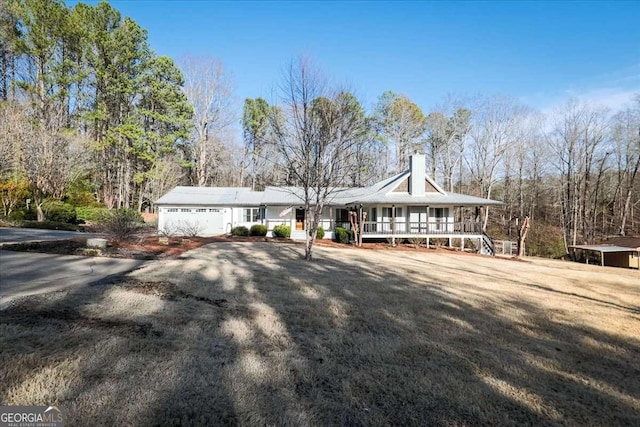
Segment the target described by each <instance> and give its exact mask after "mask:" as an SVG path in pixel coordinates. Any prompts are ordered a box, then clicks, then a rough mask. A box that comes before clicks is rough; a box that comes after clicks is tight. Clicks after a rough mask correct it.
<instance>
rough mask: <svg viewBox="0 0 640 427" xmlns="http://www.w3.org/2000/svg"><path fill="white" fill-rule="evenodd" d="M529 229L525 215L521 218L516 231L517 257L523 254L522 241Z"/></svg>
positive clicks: (527, 218)
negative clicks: (520, 223)
mask: <svg viewBox="0 0 640 427" xmlns="http://www.w3.org/2000/svg"><path fill="white" fill-rule="evenodd" d="M528 231H529V217H528V216H525V217H524V220H522V227H520V229H519V231H518V258H520V257H523V256H524V242H525V240H526V238H527V232H528Z"/></svg>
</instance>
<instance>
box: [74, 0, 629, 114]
mask: <svg viewBox="0 0 640 427" xmlns="http://www.w3.org/2000/svg"><path fill="white" fill-rule="evenodd" d="M74 3H76V2H75V1H68V2H67V4H74ZM88 3H92V4H94V3H95V1H90V2H88ZM110 3H111V4H112V5H113V6H114V7H115V8H117V9H118V10H120V11H121V12H122V14H123V15H126V16H130V17H131V18H133V19H135V20H136V21H137V22H138V23H139V24H140V25H141V26H142V27H143V28H146V29H147V30H148V31H149V40H150V43H151V47H152V48H153V49H154V50H155V51H156V52H157V53H158V54H161V55H168V56H171V57H173V58H179V57H180V56H181V55H184V54H193V55H211V56H215V57H217V58H219V59H221V60H222V62H223V63H224V64H225V66H226V68H227V69H228V70H229V71H230V72H231V73H232V75H233V80H234V81H235V84H236V96H237V98H238V100H239V103H241V102H242V100H243V99H244V98H246V97H251V98H255V97H258V96H262V97H265V98H267V99H270V98H271V89H272V88H273V87H274V85H275V83H276V82H277V81H278V79H279V78H280V76H281V71H282V69H283V68H284V66H285V65H286V64H287V63H288V62H289V61H290V60H291V59H292V58H294V57H296V56H297V55H299V54H304V55H306V56H309V57H311V58H312V59H313V60H314V61H315V62H316V63H318V64H319V65H321V66H322V68H323V69H324V70H325V71H326V72H327V74H329V75H331V76H332V77H334V78H335V79H336V80H338V81H340V82H345V83H347V84H349V85H350V86H351V87H352V88H354V89H355V90H356V92H357V93H358V94H359V95H360V96H361V98H362V99H363V101H364V103H365V105H366V106H367V107H369V108H370V107H371V105H372V104H373V103H375V101H376V99H377V97H378V96H379V95H380V94H381V93H382V92H384V91H385V90H393V91H395V92H399V93H403V94H405V95H407V96H409V98H411V99H412V100H414V101H415V102H416V103H418V104H419V105H420V106H421V107H422V108H423V109H424V110H425V111H428V110H429V108H430V107H432V106H433V105H435V104H437V103H438V102H440V101H441V100H442V98H443V97H444V96H445V95H446V94H447V93H462V94H476V93H484V94H505V95H511V96H515V97H517V98H520V99H521V100H522V101H523V102H525V103H527V104H529V105H531V106H533V107H537V108H541V109H548V108H551V107H553V106H554V105H556V104H558V103H560V102H562V101H563V100H565V99H567V98H569V97H572V96H578V97H584V98H585V99H589V100H590V101H594V102H602V103H603V104H606V105H610V106H612V107H614V108H615V107H616V106H618V105H620V104H621V102H623V101H624V100H625V99H629V97H630V94H631V93H632V92H640V2H622V1H616V2H596V1H587V2H581V1H573V2H516V1H512V2H507V1H504V2H419V1H414V2H364V1H361V2H337V1H335V2H310V1H306V2H293V1H290V2H267V1H264V2H215V1H140V0H139V1H123V0H120V1H118V0H113V1H111V2H110Z"/></svg>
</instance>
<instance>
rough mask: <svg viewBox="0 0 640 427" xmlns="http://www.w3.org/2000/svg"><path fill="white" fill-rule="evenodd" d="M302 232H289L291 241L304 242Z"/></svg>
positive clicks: (304, 237)
mask: <svg viewBox="0 0 640 427" xmlns="http://www.w3.org/2000/svg"><path fill="white" fill-rule="evenodd" d="M304 233H305V231H304V230H291V240H305V239H306V238H307V237H306V236H305V234H304Z"/></svg>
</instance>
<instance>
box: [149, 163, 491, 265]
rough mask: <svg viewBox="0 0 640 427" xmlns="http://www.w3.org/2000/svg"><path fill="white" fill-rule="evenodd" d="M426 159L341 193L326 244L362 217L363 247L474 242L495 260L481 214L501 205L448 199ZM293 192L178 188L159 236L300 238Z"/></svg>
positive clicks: (330, 214)
mask: <svg viewBox="0 0 640 427" xmlns="http://www.w3.org/2000/svg"><path fill="white" fill-rule="evenodd" d="M425 169H426V168H425V157H424V155H417V154H416V155H413V156H412V157H411V160H410V168H409V169H407V170H406V171H404V172H402V173H400V174H398V175H395V176H392V177H391V178H387V179H385V180H383V181H380V182H378V183H376V184H374V185H371V186H369V187H362V188H338V189H335V190H334V191H333V192H332V196H331V197H330V200H329V201H328V203H327V206H325V208H324V211H323V215H322V223H321V224H320V225H321V226H322V227H323V228H324V230H325V239H331V238H333V230H334V229H335V227H344V228H350V227H351V225H350V223H349V211H350V210H356V209H360V208H361V209H363V211H364V212H366V221H365V222H364V229H363V240H365V241H366V240H371V239H386V238H391V237H396V238H412V237H420V238H425V239H426V242H427V245H428V244H429V242H430V241H432V239H448V242H449V246H451V239H458V241H460V242H461V245H462V246H463V247H464V244H465V243H464V242H465V239H466V240H467V241H469V240H470V239H472V241H473V242H474V245H476V247H477V248H480V252H481V253H484V254H489V255H493V244H492V242H491V239H490V238H489V236H487V235H486V234H485V233H483V231H482V224H481V222H480V219H479V210H480V208H481V207H486V206H491V205H500V204H501V202H498V201H495V200H490V199H483V198H479V197H474V196H468V195H464V194H456V193H450V192H445V191H444V190H443V189H442V188H440V186H438V185H437V184H436V183H435V182H434V181H433V180H432V179H431V178H430V177H429V176H427V175H426V171H425ZM300 194H301V189H300V188H297V187H266V188H265V190H264V191H252V190H251V189H250V188H246V187H181V186H179V187H175V188H174V189H173V190H171V191H169V192H168V193H167V194H165V195H164V196H162V197H161V198H160V199H158V200H157V201H156V203H155V204H156V206H157V208H158V229H159V230H164V229H173V230H176V229H178V228H179V226H180V225H181V224H190V225H193V226H196V227H197V229H198V230H199V234H200V235H201V236H213V235H220V234H226V233H229V232H230V231H231V228H233V227H237V226H240V225H243V226H246V227H247V228H249V227H251V226H252V225H254V224H264V225H266V226H267V229H268V230H269V234H268V235H271V231H272V230H273V227H275V226H276V225H279V224H286V225H289V226H291V238H292V239H300V240H304V239H305V232H306V231H305V218H304V209H303V206H302V205H303V201H302V198H301V197H300V196H299V195H300Z"/></svg>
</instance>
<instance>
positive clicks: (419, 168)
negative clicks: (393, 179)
mask: <svg viewBox="0 0 640 427" xmlns="http://www.w3.org/2000/svg"><path fill="white" fill-rule="evenodd" d="M409 168H410V169H409V170H410V171H411V177H410V178H409V179H410V181H409V194H411V195H412V196H424V190H425V180H426V178H427V173H426V169H427V168H426V166H425V157H424V154H414V155H412V156H411V157H410V158H409Z"/></svg>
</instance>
